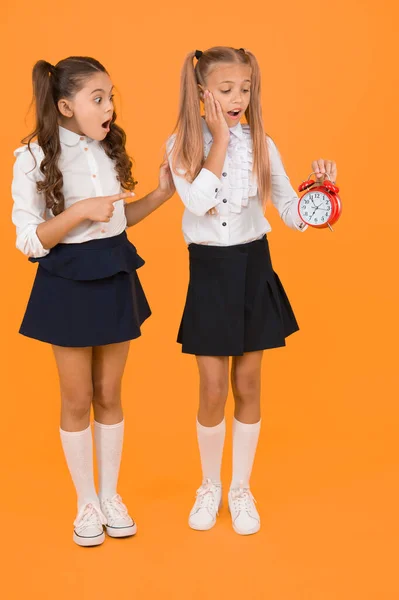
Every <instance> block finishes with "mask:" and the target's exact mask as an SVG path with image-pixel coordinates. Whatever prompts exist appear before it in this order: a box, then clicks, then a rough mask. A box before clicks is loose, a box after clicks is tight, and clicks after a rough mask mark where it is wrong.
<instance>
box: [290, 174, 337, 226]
mask: <svg viewBox="0 0 399 600" xmlns="http://www.w3.org/2000/svg"><path fill="white" fill-rule="evenodd" d="M312 175H315V173H311V174H310V175H309V177H308V179H307V180H306V181H304V182H303V183H301V185H300V186H299V188H298V191H299V192H305V193H304V194H303V195H302V196H301V197H300V199H299V203H298V212H299V216H300V217H301V219H302V221H303V222H304V223H306V225H310V226H311V227H316V228H318V229H323V228H325V227H329V229H330V231H334V230H333V228H332V225H334V223H336V222H337V221H338V219H339V217H340V216H341V212H342V203H341V199H340V197H339V196H338V192H339V187H337V186H336V185H335V184H334V183H333V182H332V181H331V179H330V176H329V175H328V174H327V173H326V174H325V177H328V179H324V181H323V182H322V183H316V181H315V180H314V179H310V177H311V176H312Z"/></svg>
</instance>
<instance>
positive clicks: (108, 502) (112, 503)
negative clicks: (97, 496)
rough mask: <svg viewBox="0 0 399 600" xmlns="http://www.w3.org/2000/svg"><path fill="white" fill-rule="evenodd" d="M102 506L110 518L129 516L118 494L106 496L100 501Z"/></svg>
mask: <svg viewBox="0 0 399 600" xmlns="http://www.w3.org/2000/svg"><path fill="white" fill-rule="evenodd" d="M102 507H103V509H104V512H106V513H107V516H108V518H109V519H111V520H114V519H115V520H116V519H119V518H122V519H125V518H126V517H129V513H128V510H127V508H126V506H125V505H124V504H123V502H122V498H121V497H120V496H119V494H116V495H115V496H113V497H112V498H107V499H105V500H103V501H102Z"/></svg>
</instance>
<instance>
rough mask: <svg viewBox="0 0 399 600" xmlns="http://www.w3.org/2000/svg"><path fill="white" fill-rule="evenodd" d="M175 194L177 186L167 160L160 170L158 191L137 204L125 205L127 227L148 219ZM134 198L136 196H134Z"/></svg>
mask: <svg viewBox="0 0 399 600" xmlns="http://www.w3.org/2000/svg"><path fill="white" fill-rule="evenodd" d="M174 193H175V186H174V183H173V179H172V174H171V172H170V168H169V165H168V161H167V160H166V158H165V159H164V161H163V163H162V164H161V167H160V170H159V185H158V187H157V189H156V190H154V191H153V192H150V193H149V194H147V195H146V196H144V198H141V199H140V200H137V201H136V202H130V203H129V204H125V215H126V221H127V226H128V227H131V226H132V225H136V224H137V223H140V221H142V220H143V219H145V218H146V217H148V215H150V214H151V213H152V212H154V210H156V209H157V208H159V207H160V206H162V204H164V203H165V202H166V201H167V200H169V198H171V197H172V196H173V194H174ZM132 195H133V196H134V194H132Z"/></svg>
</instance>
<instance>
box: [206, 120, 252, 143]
mask: <svg viewBox="0 0 399 600" xmlns="http://www.w3.org/2000/svg"><path fill="white" fill-rule="evenodd" d="M201 121H202V131H203V134H204V142H205V144H210V143H211V141H212V139H213V138H212V134H211V132H210V131H209V127H208V125H207V124H206V121H205V119H204V118H201ZM229 129H230V133H231V134H233V135H235V136H236V137H238V139H240V140H242V139H243V137H244V132H243V130H242V125H241V123H237V125H234V127H229Z"/></svg>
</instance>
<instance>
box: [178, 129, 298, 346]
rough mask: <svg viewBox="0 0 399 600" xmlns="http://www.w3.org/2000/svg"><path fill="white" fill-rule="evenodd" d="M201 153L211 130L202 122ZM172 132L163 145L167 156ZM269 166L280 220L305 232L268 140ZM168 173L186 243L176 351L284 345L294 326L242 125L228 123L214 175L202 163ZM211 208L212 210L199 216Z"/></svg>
mask: <svg viewBox="0 0 399 600" xmlns="http://www.w3.org/2000/svg"><path fill="white" fill-rule="evenodd" d="M202 127H203V134H204V156H205V158H206V157H207V156H208V154H209V151H210V148H211V145H212V134H211V132H210V131H209V128H208V126H207V124H206V122H205V120H204V119H202ZM174 141H175V136H171V137H170V138H169V140H168V143H167V150H168V155H169V161H170V164H171V157H172V151H173V145H174ZM267 144H268V150H269V156H270V163H271V184H272V188H271V200H272V202H273V204H274V205H275V206H276V208H277V210H278V211H279V213H280V215H281V217H282V219H283V220H284V222H285V223H286V224H287V225H288V226H289V227H291V228H293V229H296V230H298V231H303V230H305V229H306V225H305V224H304V223H303V222H302V220H301V219H300V217H299V213H298V201H299V200H298V196H297V195H296V193H295V191H294V189H293V188H292V186H291V184H290V181H289V179H288V177H287V174H286V173H285V170H284V167H283V164H282V161H281V158H280V155H279V153H278V150H277V148H276V146H275V144H274V142H273V141H272V140H271V139H270V138H267ZM183 175H184V173H183V171H182V170H179V171H178V173H177V174H175V173H173V179H174V183H175V186H176V190H177V193H178V194H179V196H180V198H181V199H182V201H183V203H184V205H185V211H184V215H183V235H184V239H185V241H186V243H187V245H188V252H189V258H190V279H189V285H188V292H187V298H186V304H185V308H184V312H183V317H182V320H181V324H180V329H179V333H178V340H177V341H178V342H179V343H180V344H182V351H183V352H184V353H188V354H195V355H205V356H240V355H242V354H243V353H244V352H253V351H256V350H264V349H268V348H277V347H281V346H284V345H285V339H286V338H287V337H288V336H289V335H291V334H292V333H294V332H295V331H297V330H298V324H297V321H296V318H295V315H294V313H293V310H292V308H291V305H290V302H289V300H288V297H287V295H286V293H285V291H284V288H283V286H282V284H281V282H280V279H279V277H278V275H277V274H276V273H275V272H274V270H273V266H272V262H271V258H270V252H269V245H268V241H267V234H268V233H269V231H271V226H270V224H269V222H268V220H267V219H266V217H265V216H264V211H263V206H262V202H261V200H260V199H259V197H258V190H257V183H256V177H255V175H254V173H253V149H252V139H251V134H250V129H249V126H248V125H242V124H241V123H239V124H237V125H236V126H235V127H232V128H230V140H229V144H228V148H227V152H226V159H225V163H224V166H223V171H222V176H221V178H220V179H219V178H218V177H217V176H216V175H215V174H214V173H212V172H211V171H209V170H208V169H205V168H203V169H202V170H201V171H200V173H199V174H198V176H197V177H196V179H195V180H194V181H193V182H192V183H190V182H188V181H187V180H186V179H185V178H184V177H183ZM214 207H216V209H217V214H215V215H209V214H207V213H208V211H209V210H210V209H211V208H214Z"/></svg>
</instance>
